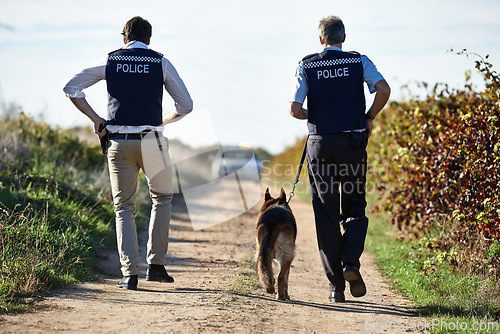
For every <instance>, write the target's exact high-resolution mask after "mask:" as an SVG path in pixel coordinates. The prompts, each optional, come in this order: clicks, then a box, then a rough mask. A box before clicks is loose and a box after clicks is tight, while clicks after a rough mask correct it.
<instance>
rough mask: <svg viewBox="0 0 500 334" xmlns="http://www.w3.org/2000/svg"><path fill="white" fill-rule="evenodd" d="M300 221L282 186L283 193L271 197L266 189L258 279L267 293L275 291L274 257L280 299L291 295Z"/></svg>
mask: <svg viewBox="0 0 500 334" xmlns="http://www.w3.org/2000/svg"><path fill="white" fill-rule="evenodd" d="M296 236H297V224H296V222H295V217H294V216H293V213H292V210H291V209H290V207H289V206H288V203H287V201H286V194H285V191H284V190H283V188H281V195H280V197H278V198H272V197H271V195H270V194H269V188H267V190H266V195H265V199H264V204H263V205H262V207H261V209H260V212H259V216H258V218H257V227H256V231H255V239H256V246H255V248H256V251H257V252H256V254H255V257H256V262H257V275H258V277H259V281H260V282H261V284H262V285H263V286H264V287H265V288H266V291H267V292H268V293H274V291H275V290H274V283H275V280H274V275H273V260H276V261H277V262H278V264H279V267H280V273H279V275H278V294H277V296H276V298H277V299H280V300H287V299H290V296H289V295H288V274H289V273H290V266H291V264H292V260H293V257H294V251H295V238H296Z"/></svg>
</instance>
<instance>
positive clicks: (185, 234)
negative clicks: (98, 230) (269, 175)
mask: <svg viewBox="0 0 500 334" xmlns="http://www.w3.org/2000/svg"><path fill="white" fill-rule="evenodd" d="M272 193H273V194H277V193H278V192H277V191H274V192H272ZM258 206H259V205H258ZM258 206H257V207H255V208H253V209H252V210H250V211H249V212H247V213H245V214H243V215H241V216H239V217H236V218H234V219H232V220H230V221H228V222H226V223H223V224H219V225H216V226H213V227H210V228H208V229H205V230H202V231H193V230H192V227H191V223H190V220H189V216H188V214H187V210H186V206H185V203H184V202H183V199H182V197H180V196H177V197H176V198H175V199H174V208H173V215H172V223H171V234H170V238H171V244H170V249H169V252H168V255H167V256H168V261H167V270H168V272H169V273H170V274H171V275H172V276H174V278H175V280H176V281H175V283H174V284H160V283H156V282H147V281H145V280H144V277H145V271H146V265H145V264H141V275H140V276H139V289H138V290H137V291H128V290H121V289H118V288H117V287H116V282H117V281H118V278H117V277H119V275H120V271H119V263H118V256H117V254H115V252H112V253H110V256H109V260H108V261H106V262H104V263H101V269H106V271H107V272H109V273H110V274H112V275H116V277H111V276H103V277H102V278H101V279H100V280H98V281H94V282H87V283H82V284H79V285H77V286H74V287H69V288H65V289H59V290H55V291H53V292H52V293H50V294H49V295H48V296H45V297H43V298H42V299H41V300H40V301H39V302H38V303H37V304H38V311H36V312H32V313H26V314H20V315H5V316H2V318H1V321H0V332H3V333H20V332H22V333H42V332H43V333H64V332H70V333H83V332H89V331H90V332H95V333H199V332H204V333H235V332H237V333H255V332H257V333H259V332H261V333H334V332H335V333H354V332H373V333H380V332H385V333H401V332H404V331H410V328H406V327H402V326H398V325H397V324H405V323H407V324H410V325H411V324H418V323H419V322H421V321H423V319H420V318H416V317H415V316H414V314H413V313H412V308H411V305H410V303H409V302H408V301H407V300H405V299H404V298H402V297H401V296H399V295H397V294H395V293H394V292H392V291H391V290H390V289H389V288H388V285H387V284H386V283H384V281H383V279H382V277H381V276H380V274H379V273H378V271H377V270H376V265H375V261H374V258H373V256H371V255H369V254H364V255H363V257H362V264H363V267H362V271H361V272H362V274H363V277H364V279H365V282H366V285H367V290H368V293H367V295H366V296H365V297H362V298H352V297H351V296H350V294H349V293H348V292H346V299H347V301H346V302H345V303H335V304H334V303H330V302H329V301H328V284H327V280H326V278H325V276H324V274H323V270H322V268H321V263H320V260H319V255H318V251H317V245H316V236H315V229H314V220H313V213H312V208H311V206H310V205H309V204H307V203H305V202H303V201H301V200H300V199H298V198H294V200H293V201H292V202H291V207H292V210H293V212H294V214H295V216H296V220H297V225H298V235H297V246H296V257H295V260H294V262H293V264H292V269H291V271H290V282H289V292H290V296H291V300H290V301H288V302H282V301H277V300H275V299H274V297H273V296H271V295H268V294H266V293H265V291H264V289H263V288H260V287H259V288H253V289H252V288H251V287H246V288H247V289H248V291H249V292H248V293H247V292H245V291H243V293H242V292H241V291H240V292H237V291H236V290H235V282H236V281H237V280H238V277H241V276H242V272H243V273H246V274H247V275H248V274H252V275H253V273H251V270H250V269H248V268H247V269H245V268H244V267H242V266H241V263H248V259H249V258H251V257H252V256H253V253H254V243H255V241H254V231H255V220H256V215H257V212H258ZM140 235H141V240H140V248H141V252H142V254H141V259H144V258H145V256H144V254H145V245H146V240H145V231H142V232H141V234H140ZM243 290H244V289H243ZM384 325H386V326H388V325H390V328H384Z"/></svg>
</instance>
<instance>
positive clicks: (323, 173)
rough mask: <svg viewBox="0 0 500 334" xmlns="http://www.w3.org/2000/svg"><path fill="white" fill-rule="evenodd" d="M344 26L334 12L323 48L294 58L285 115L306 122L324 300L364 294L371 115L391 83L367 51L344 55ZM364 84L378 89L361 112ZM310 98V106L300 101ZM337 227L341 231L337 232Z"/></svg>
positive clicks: (324, 24) (323, 26)
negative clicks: (347, 291)
mask: <svg viewBox="0 0 500 334" xmlns="http://www.w3.org/2000/svg"><path fill="white" fill-rule="evenodd" d="M345 37H346V34H345V28H344V24H343V23H342V20H341V19H340V18H338V17H337V16H329V17H327V18H324V19H323V20H321V22H320V24H319V40H320V43H321V44H322V46H323V47H324V50H323V52H320V53H315V54H312V55H309V56H306V57H304V58H303V59H302V61H301V62H299V65H298V68H297V71H296V75H295V82H294V83H295V85H294V91H293V96H292V102H291V103H290V113H291V115H292V116H293V117H295V118H298V119H307V126H308V130H309V138H308V141H307V165H308V170H309V182H310V185H311V196H312V204H313V210H314V216H315V221H316V233H317V239H318V247H319V252H320V257H321V262H322V264H323V270H324V272H325V274H326V277H327V278H328V281H329V283H330V284H329V285H330V295H329V299H330V301H332V302H343V301H345V295H344V290H345V285H346V283H345V281H346V280H347V281H348V282H349V287H350V291H351V295H352V296H354V297H362V296H364V295H365V294H366V286H365V283H364V281H363V278H362V277H361V274H360V272H359V268H360V261H359V258H360V256H361V253H362V252H363V249H364V243H365V237H366V231H367V228H368V218H367V217H366V215H365V208H366V194H365V186H366V169H367V155H366V145H367V143H368V138H369V137H370V135H371V131H372V122H373V119H374V118H375V117H376V116H377V114H378V113H379V111H380V110H381V109H382V108H383V107H384V105H385V103H386V102H387V100H388V99H389V95H390V88H389V85H388V84H387V82H386V81H385V80H384V78H383V77H382V75H381V74H380V73H379V72H378V71H377V69H376V67H375V65H374V64H373V63H372V62H371V61H370V60H369V59H368V58H367V57H366V56H364V55H360V54H359V53H357V52H345V51H343V50H342V43H344V41H345ZM364 82H366V83H367V85H368V89H369V91H370V93H375V99H374V101H373V104H372V106H371V107H370V108H369V109H368V111H366V112H365V109H366V105H365V96H364ZM306 97H307V109H306V108H303V106H302V105H303V103H304V100H305V98H306ZM341 226H342V230H343V231H342V230H341Z"/></svg>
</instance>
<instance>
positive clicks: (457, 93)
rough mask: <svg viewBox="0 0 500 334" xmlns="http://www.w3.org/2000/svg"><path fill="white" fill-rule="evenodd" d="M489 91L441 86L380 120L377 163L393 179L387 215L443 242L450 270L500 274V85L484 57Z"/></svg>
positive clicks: (388, 181)
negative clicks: (498, 250) (451, 253)
mask: <svg viewBox="0 0 500 334" xmlns="http://www.w3.org/2000/svg"><path fill="white" fill-rule="evenodd" d="M476 68H477V69H478V70H479V71H480V72H481V73H482V74H483V75H484V80H485V87H486V88H485V90H484V91H482V92H477V91H475V90H474V88H473V87H472V85H471V84H470V83H469V82H467V84H466V85H465V88H464V89H460V90H459V89H449V88H448V87H447V86H446V85H436V86H435V87H434V89H433V90H432V92H431V93H429V94H428V96H427V98H426V99H425V100H410V101H406V102H399V103H396V102H393V103H392V104H391V105H390V106H389V108H388V109H387V110H385V111H384V112H383V113H382V114H381V115H380V117H379V118H378V119H377V122H376V127H375V131H374V136H373V139H372V140H373V141H374V143H372V145H371V148H370V156H371V158H372V159H373V160H372V161H374V162H375V163H376V164H378V165H379V166H384V167H385V170H386V171H387V173H385V175H384V176H383V177H382V178H380V182H381V184H382V185H383V186H384V187H385V188H387V189H389V191H390V195H389V197H388V201H387V206H386V208H387V209H388V210H390V211H391V212H392V215H393V218H392V220H393V223H395V224H397V225H398V227H399V228H400V229H402V230H404V231H406V232H407V233H408V234H409V235H414V236H415V237H421V236H422V235H427V236H431V237H437V240H438V242H437V243H436V245H434V247H437V248H440V249H443V250H447V251H450V250H453V251H454V254H456V256H454V257H452V258H451V259H450V263H451V264H453V265H457V266H459V267H461V268H462V269H465V270H474V271H477V272H486V273H489V274H493V275H495V276H496V277H499V275H500V261H499V257H498V256H497V255H496V254H497V253H496V252H495V251H491V249H492V247H493V249H496V248H495V247H498V246H494V245H495V244H496V243H497V242H498V240H500V192H499V191H498V189H499V187H500V165H499V162H500V154H499V153H500V142H499V135H500V131H499V130H500V104H499V102H498V101H499V97H500V91H499V85H500V80H499V77H498V75H497V74H496V72H494V71H492V65H491V64H489V63H488V62H487V61H486V60H485V59H483V58H480V60H478V61H477V62H476Z"/></svg>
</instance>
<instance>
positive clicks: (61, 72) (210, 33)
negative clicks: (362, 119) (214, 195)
mask: <svg viewBox="0 0 500 334" xmlns="http://www.w3.org/2000/svg"><path fill="white" fill-rule="evenodd" d="M137 3H138V2H137V1H95V0H88V1H80V2H69V1H56V0H46V1H40V0H36V1H35V0H16V1H14V0H9V1H6V0H1V2H0V102H2V103H10V102H13V103H16V104H19V105H20V106H21V107H22V108H23V109H24V110H25V112H26V113H27V114H29V115H33V116H41V117H43V119H44V120H45V121H46V122H48V123H51V124H54V125H58V126H61V127H68V126H74V125H90V121H89V120H88V119H87V118H86V117H85V116H82V115H81V114H80V113H79V112H78V111H77V110H76V109H75V108H74V107H73V106H72V104H71V103H70V102H69V101H68V100H67V98H66V97H65V96H64V93H63V92H62V88H63V87H64V85H65V84H66V82H67V81H68V80H69V79H70V78H71V77H72V75H73V74H75V73H77V72H78V71H80V70H81V69H82V68H83V67H85V66H88V65H90V64H92V63H93V62H95V61H96V60H98V59H99V58H101V57H103V56H105V55H106V54H107V53H108V52H110V51H112V50H115V49H118V48H120V47H121V46H122V38H121V36H120V32H121V30H122V28H123V25H124V24H125V22H126V21H127V20H128V19H130V18H131V17H132V16H135V15H140V16H142V17H144V18H146V19H148V20H149V21H150V23H151V24H152V25H153V37H152V40H151V45H150V47H151V48H152V49H154V50H157V51H159V52H161V53H163V54H164V55H165V56H166V57H167V58H168V59H169V60H170V61H171V62H172V63H173V65H174V66H175V67H176V69H177V71H178V72H179V74H180V75H181V77H182V78H183V80H184V82H185V84H186V86H187V88H188V89H189V91H190V93H191V96H192V98H193V100H194V103H195V110H194V111H193V112H192V113H191V114H190V115H189V116H187V117H186V118H185V119H184V120H182V121H181V122H178V123H177V124H175V126H172V127H170V128H169V127H167V128H166V131H165V134H166V135H167V136H169V137H177V138H180V139H181V140H183V141H184V142H186V143H187V144H190V145H193V146H197V145H202V144H209V143H212V142H214V141H219V142H220V143H222V144H234V143H239V142H250V143H253V144H254V145H256V146H263V147H265V148H267V149H268V150H270V151H271V152H273V153H278V152H280V151H282V149H283V148H284V147H285V146H286V145H290V144H292V143H293V142H294V141H295V139H296V138H297V137H298V136H303V135H305V134H306V125H305V123H304V122H303V121H299V120H295V119H293V118H292V117H291V116H289V114H288V103H289V98H290V91H291V86H292V78H293V75H294V72H295V67H296V65H297V62H298V61H299V60H300V59H301V58H302V57H303V56H305V55H307V54H310V53H314V52H318V51H321V45H320V44H319V41H318V36H317V25H318V21H319V20H320V19H321V18H322V17H324V16H327V15H332V14H333V15H338V16H340V17H341V18H342V20H343V21H344V24H345V26H346V33H347V40H346V43H345V44H344V47H343V48H344V50H356V51H358V52H360V53H363V54H366V55H367V56H368V57H369V58H370V59H371V60H372V61H373V62H374V63H375V65H376V66H377V68H378V69H379V71H380V72H381V73H382V74H383V75H384V77H385V78H386V80H387V81H388V82H389V84H390V85H391V87H392V89H393V94H392V97H391V98H392V99H396V100H397V99H401V98H403V91H402V90H401V89H400V87H401V86H402V85H403V84H407V83H412V82H417V81H426V82H428V83H430V84H434V83H436V82H446V83H448V84H450V85H451V86H452V87H461V86H463V84H464V81H465V75H464V72H465V71H466V70H473V67H474V61H473V60H472V59H467V58H466V57H463V56H456V55H452V54H450V53H448V52H447V50H449V49H450V48H454V49H455V50H459V49H464V48H466V49H468V50H470V51H472V52H476V53H479V54H481V55H483V56H484V55H486V54H489V55H490V61H491V62H492V63H493V64H494V66H495V68H496V69H497V70H498V68H499V67H500V34H499V32H500V19H499V17H500V1H496V0H475V1H461V0H454V1H446V0H444V1H443V0H442V1H430V0H420V1H392V0H385V1H383V0H382V1H364V0H361V1H356V2H352V1H335V0H329V1H322V0H309V1H285V0H280V1H272V0H267V1H263V0H253V1H237V0H233V1H201V0H197V1H189V0H185V1H165V0H164V1H148V2H144V4H140V5H139V4H137ZM479 79H480V77H479V75H474V76H473V80H476V82H479ZM86 94H87V98H88V100H89V102H90V103H91V105H92V106H93V107H94V109H95V110H96V111H97V112H98V113H99V114H100V115H101V116H103V117H104V116H105V114H106V99H107V97H106V86H105V83H104V82H101V83H98V84H96V85H95V86H93V87H91V88H89V89H88V90H87V91H86ZM165 96H166V97H167V96H168V94H165ZM370 98H371V96H370V97H368V99H370ZM369 101H370V100H369ZM172 106H173V104H172V101H171V100H170V99H168V98H167V99H165V101H164V108H165V110H170V109H171V108H172Z"/></svg>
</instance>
